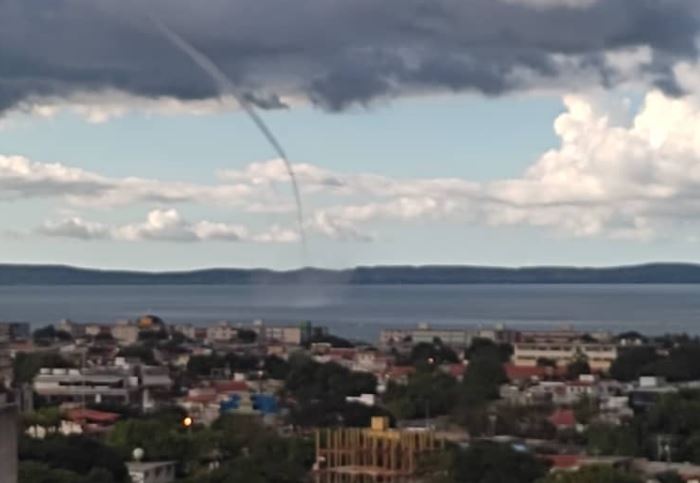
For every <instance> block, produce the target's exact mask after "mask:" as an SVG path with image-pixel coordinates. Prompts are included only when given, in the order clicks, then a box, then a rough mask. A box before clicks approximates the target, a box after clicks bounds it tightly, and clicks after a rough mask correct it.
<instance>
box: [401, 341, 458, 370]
mask: <svg viewBox="0 0 700 483" xmlns="http://www.w3.org/2000/svg"><path fill="white" fill-rule="evenodd" d="M409 362H410V364H412V365H414V366H428V365H429V366H436V365H440V364H445V363H450V364H453V363H456V362H459V358H458V357H457V354H456V353H455V352H454V351H453V350H452V349H450V348H449V347H447V346H446V345H444V344H443V343H442V341H440V340H439V339H437V340H435V341H434V342H433V343H432V344H430V343H428V342H421V343H419V344H416V345H415V346H413V348H412V349H411V355H410V356H409Z"/></svg>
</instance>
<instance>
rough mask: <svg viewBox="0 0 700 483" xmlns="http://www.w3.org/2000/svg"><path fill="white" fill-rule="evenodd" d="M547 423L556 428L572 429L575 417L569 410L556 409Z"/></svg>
mask: <svg viewBox="0 0 700 483" xmlns="http://www.w3.org/2000/svg"><path fill="white" fill-rule="evenodd" d="M549 422H550V423H552V424H553V425H554V426H556V427H558V428H573V427H574V426H576V416H575V415H574V412H573V411H572V410H571V409H557V410H556V411H554V412H553V413H552V415H551V416H550V417H549Z"/></svg>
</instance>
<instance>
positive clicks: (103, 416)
mask: <svg viewBox="0 0 700 483" xmlns="http://www.w3.org/2000/svg"><path fill="white" fill-rule="evenodd" d="M119 417H120V416H119V414H116V413H108V412H105V411H96V410H94V409H71V410H70V411H68V412H67V413H66V418H67V419H69V420H71V421H76V422H77V421H84V422H90V423H101V424H110V423H115V422H116V421H117V420H118V419H119Z"/></svg>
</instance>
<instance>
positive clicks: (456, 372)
mask: <svg viewBox="0 0 700 483" xmlns="http://www.w3.org/2000/svg"><path fill="white" fill-rule="evenodd" d="M448 369H449V373H450V374H451V375H452V377H457V378H459V377H462V376H463V375H464V372H465V371H466V369H467V366H465V365H464V364H450V365H449V366H448Z"/></svg>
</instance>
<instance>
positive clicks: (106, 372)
mask: <svg viewBox="0 0 700 483" xmlns="http://www.w3.org/2000/svg"><path fill="white" fill-rule="evenodd" d="M34 391H35V392H36V393H37V394H38V395H39V396H42V397H44V398H46V399H47V400H48V401H49V402H56V403H64V402H76V403H79V402H83V401H85V402H89V403H103V402H105V403H106V402H113V403H120V404H129V403H131V402H132V401H134V400H137V392H138V378H137V377H135V376H131V375H130V374H129V373H128V372H126V371H123V370H121V369H118V368H102V369H99V370H98V369H84V370H81V369H58V368H53V369H50V368H44V369H41V370H40V371H39V374H38V375H37V376H36V377H35V378H34Z"/></svg>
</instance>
